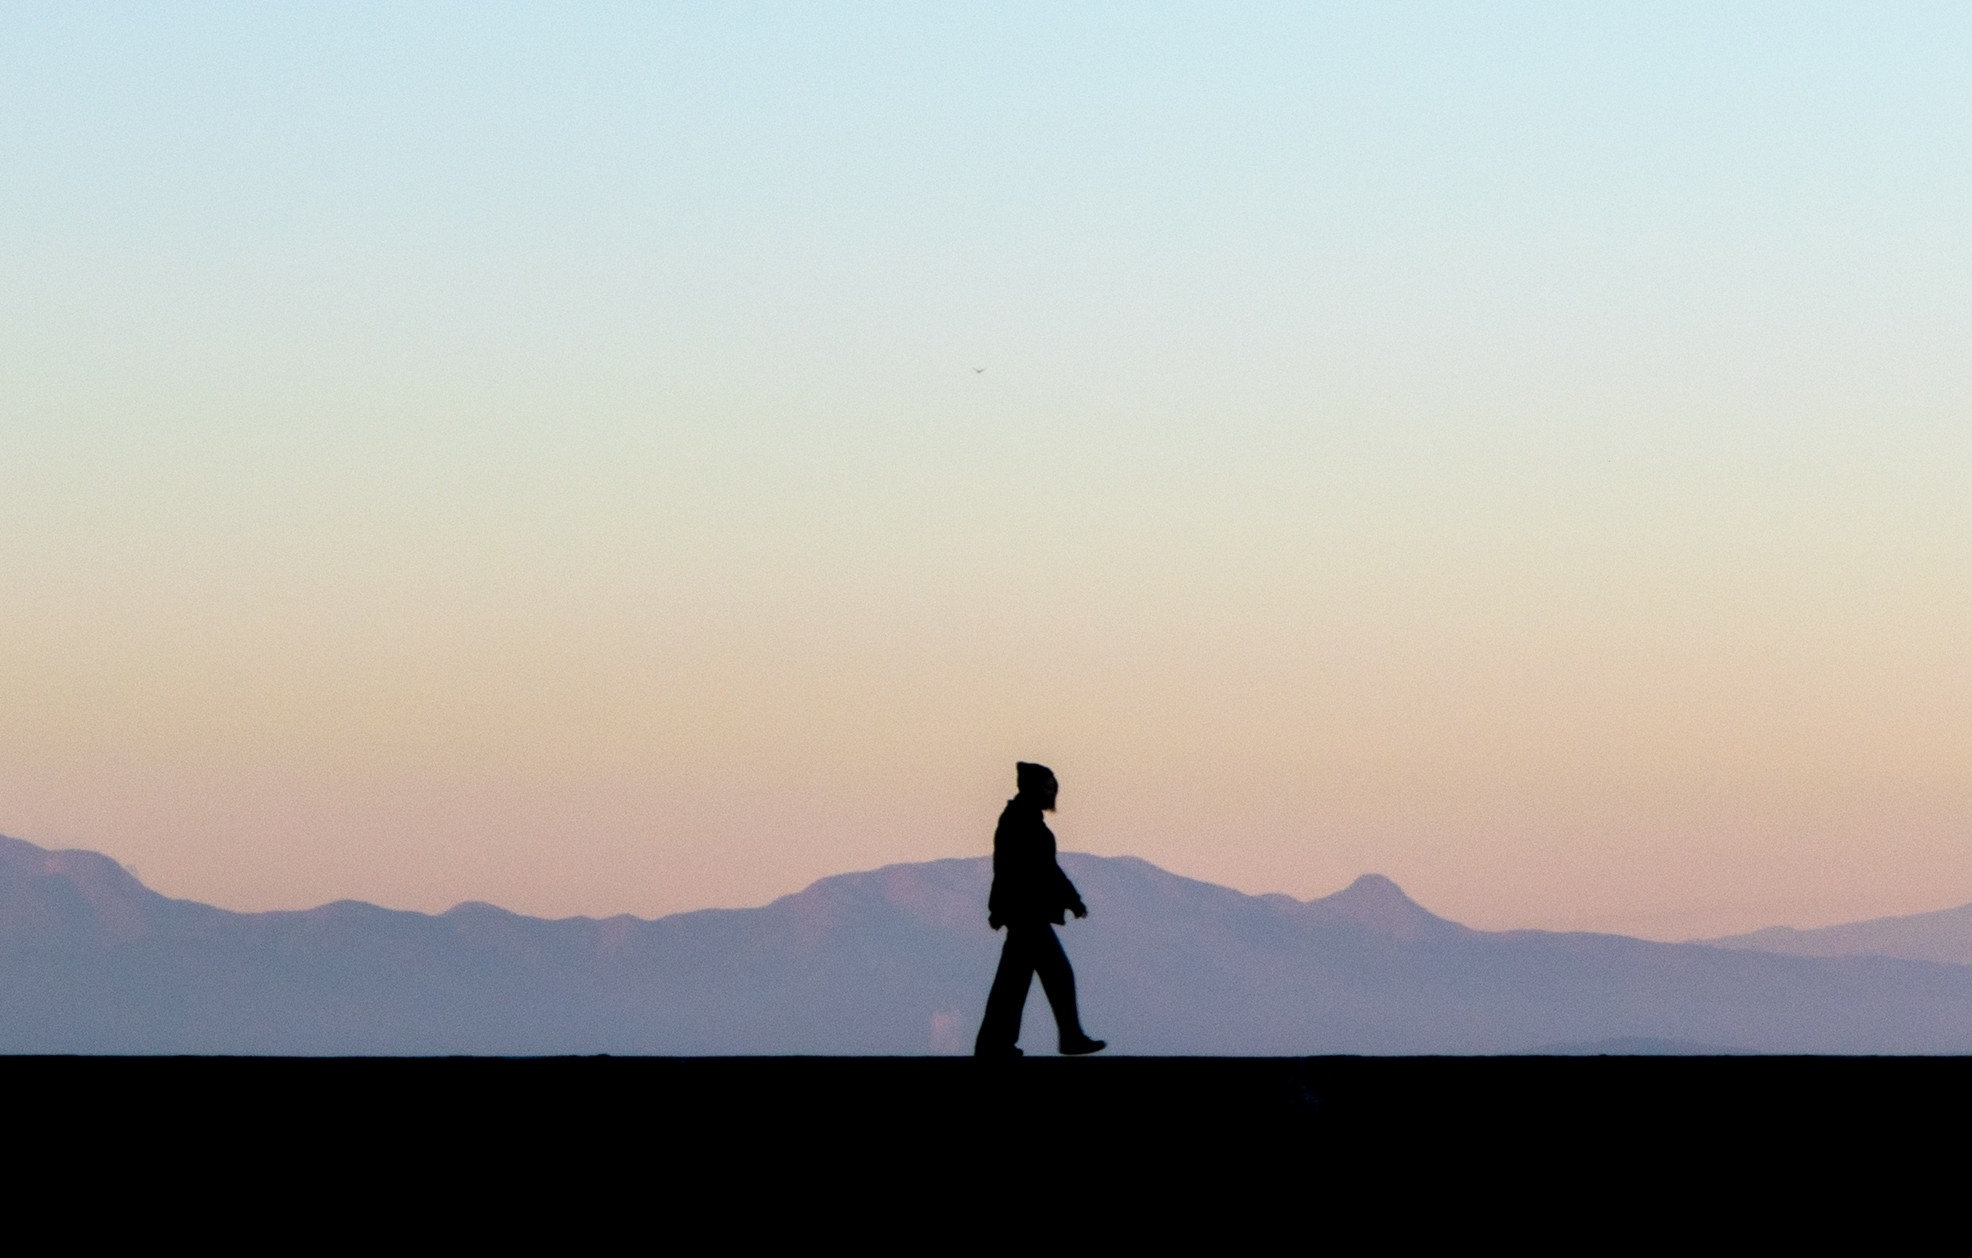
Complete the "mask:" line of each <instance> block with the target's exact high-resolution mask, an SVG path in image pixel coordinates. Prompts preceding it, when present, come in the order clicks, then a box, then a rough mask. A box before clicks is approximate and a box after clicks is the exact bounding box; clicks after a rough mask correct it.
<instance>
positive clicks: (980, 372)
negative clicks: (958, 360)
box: [972, 367, 986, 376]
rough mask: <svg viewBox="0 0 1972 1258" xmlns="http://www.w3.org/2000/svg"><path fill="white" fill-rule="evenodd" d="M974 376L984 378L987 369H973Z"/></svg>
mask: <svg viewBox="0 0 1972 1258" xmlns="http://www.w3.org/2000/svg"><path fill="white" fill-rule="evenodd" d="M972 374H973V375H975V376H983V375H985V374H986V369H985V368H984V367H974V368H973V369H972Z"/></svg>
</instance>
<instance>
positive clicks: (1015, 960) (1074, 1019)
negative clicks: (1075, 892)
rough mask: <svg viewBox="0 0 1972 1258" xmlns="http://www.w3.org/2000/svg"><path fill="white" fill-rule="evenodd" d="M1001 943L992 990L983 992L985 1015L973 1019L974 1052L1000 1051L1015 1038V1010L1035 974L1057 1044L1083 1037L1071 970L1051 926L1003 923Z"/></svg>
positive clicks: (1017, 1036) (1017, 1030)
mask: <svg viewBox="0 0 1972 1258" xmlns="http://www.w3.org/2000/svg"><path fill="white" fill-rule="evenodd" d="M1006 931H1007V941H1006V943H1005V944H1004V945H1002V946H1001V948H1000V968H999V971H998V972H997V973H995V974H994V975H993V990H992V991H991V992H989V993H988V994H987V996H986V1016H985V1017H984V1018H982V1019H980V1022H979V1038H978V1039H977V1040H975V1041H974V1042H973V1051H974V1052H976V1053H992V1052H1003V1051H1005V1050H1006V1049H1010V1048H1012V1047H1013V1046H1014V1045H1015V1044H1016V1043H1017V1042H1019V1040H1020V1014H1021V1011H1022V1010H1023V1009H1025V1008H1026V1007H1027V989H1028V988H1029V987H1031V986H1032V985H1033V982H1034V976H1035V975H1036V974H1038V975H1040V976H1041V990H1042V991H1044V992H1046V993H1047V995H1048V1004H1049V1005H1050V1006H1051V1007H1052V1008H1053V1009H1054V1022H1055V1027H1056V1029H1057V1030H1059V1031H1060V1032H1061V1042H1062V1043H1063V1044H1072V1043H1075V1042H1076V1041H1077V1040H1081V1039H1083V1038H1086V1037H1084V1036H1083V1034H1082V1016H1081V1014H1080V1013H1078V1012H1077V1011H1076V1008H1075V971H1074V970H1073V969H1070V968H1069V965H1068V954H1067V953H1065V952H1063V951H1062V950H1061V940H1059V939H1057V938H1055V934H1054V927H1052V926H1050V925H1048V924H1047V923H1046V922H1029V923H1022V924H1019V925H1009V926H1008V927H1007V928H1006Z"/></svg>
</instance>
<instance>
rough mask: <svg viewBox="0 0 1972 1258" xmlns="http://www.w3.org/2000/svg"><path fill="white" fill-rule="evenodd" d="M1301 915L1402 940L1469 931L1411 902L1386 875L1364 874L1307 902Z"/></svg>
mask: <svg viewBox="0 0 1972 1258" xmlns="http://www.w3.org/2000/svg"><path fill="white" fill-rule="evenodd" d="M1299 913H1300V916H1302V917H1304V918H1309V919H1312V920H1315V921H1341V922H1353V923H1354V924H1356V925H1358V926H1366V927H1368V928H1369V929H1371V930H1373V931H1375V932H1376V933H1377V934H1380V935H1386V936H1388V937H1390V938H1392V939H1402V940H1412V939H1424V938H1430V937H1437V936H1443V935H1447V934H1463V933H1464V932H1465V931H1466V929H1467V928H1466V927H1464V926H1461V925H1459V924H1458V923H1457V922H1451V921H1447V920H1445V919H1444V918H1442V917H1439V916H1438V915H1437V914H1436V913H1433V912H1432V911H1431V910H1430V909H1427V908H1425V907H1424V906H1423V905H1422V904H1419V903H1418V902H1417V901H1416V900H1413V899H1411V898H1410V897H1409V896H1408V895H1405V894H1404V889H1403V888H1402V887H1400V886H1398V885H1397V884H1396V883H1395V882H1393V881H1391V880H1390V879H1388V878H1386V877H1384V876H1383V875H1382V874H1364V875H1363V876H1362V877H1360V878H1358V879H1356V880H1355V881H1354V882H1352V883H1350V884H1349V885H1348V886H1346V887H1344V888H1342V890H1340V891H1338V892H1336V893H1335V894H1334V895H1329V896H1323V897H1321V898H1320V899H1316V900H1309V901H1307V902H1306V903H1304V904H1303V905H1301V907H1300V910H1299Z"/></svg>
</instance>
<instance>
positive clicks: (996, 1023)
mask: <svg viewBox="0 0 1972 1258" xmlns="http://www.w3.org/2000/svg"><path fill="white" fill-rule="evenodd" d="M1015 773H1016V774H1017V778H1016V780H1017V782H1018V784H1019V787H1020V791H1019V793H1018V794H1016V795H1015V796H1014V797H1013V798H1012V799H1010V800H1008V801H1007V806H1006V809H1005V810H1004V811H1002V812H1001V813H1000V825H999V828H998V829H996V830H994V831H993V890H992V893H991V894H990V895H989V896H988V897H987V899H986V924H987V925H989V926H991V927H992V928H993V929H994V930H998V929H1000V928H1001V927H1002V926H1004V927H1006V932H1007V941H1006V944H1005V945H1004V946H1003V947H1002V948H1001V949H1000V968H999V972H998V973H996V974H994V975H993V990H992V992H991V993H990V994H989V995H988V996H987V997H986V1016H985V1017H984V1018H983V1019H981V1020H980V1023H979V1038H978V1039H977V1040H975V1041H974V1042H973V1047H972V1051H973V1054H974V1055H975V1056H978V1057H1018V1056H1020V1055H1021V1054H1020V1049H1019V1048H1018V1047H1016V1045H1017V1043H1018V1041H1019V1039H1020V1014H1021V1010H1022V1009H1024V1008H1025V1007H1026V1005H1027V989H1028V987H1029V986H1031V985H1032V983H1033V980H1034V976H1035V975H1036V974H1039V975H1040V976H1041V990H1042V991H1044V992H1046V993H1047V994H1048V1004H1049V1005H1050V1006H1051V1007H1052V1008H1053V1009H1054V1020H1055V1026H1056V1027H1057V1028H1058V1029H1059V1030H1060V1032H1061V1051H1062V1052H1064V1053H1067V1054H1070V1055H1074V1054H1078V1053H1094V1052H1099V1051H1101V1049H1102V1048H1103V1047H1104V1045H1103V1041H1101V1040H1092V1039H1090V1038H1089V1037H1088V1035H1087V1034H1086V1033H1084V1032H1083V1030H1082V1018H1081V1015H1080V1014H1079V1013H1077V1012H1076V1009H1075V971H1074V970H1072V969H1070V968H1069V966H1068V954H1067V953H1065V952H1063V951H1062V950H1061V940H1059V939H1056V938H1055V934H1054V928H1055V927H1056V926H1060V925H1064V924H1065V922H1066V917H1067V915H1068V914H1070V913H1073V914H1074V915H1075V916H1077V917H1087V916H1088V915H1089V909H1088V906H1087V905H1085V904H1083V903H1082V896H1081V893H1080V892H1078V891H1076V890H1075V884H1074V883H1072V882H1070V881H1068V875H1067V874H1064V873H1062V872H1061V866H1060V865H1058V864H1056V863H1055V858H1054V831H1052V830H1050V829H1048V823H1047V822H1046V821H1044V820H1042V818H1041V814H1042V813H1044V812H1053V811H1054V801H1055V794H1056V792H1057V791H1058V790H1059V786H1058V784H1057V783H1056V782H1055V776H1054V770H1052V769H1050V768H1048V767H1047V766H1046V765H1041V764H1028V763H1026V762H1025V761H1022V762H1021V763H1020V764H1019V765H1018V766H1016V769H1015Z"/></svg>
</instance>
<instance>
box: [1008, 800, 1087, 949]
mask: <svg viewBox="0 0 1972 1258" xmlns="http://www.w3.org/2000/svg"><path fill="white" fill-rule="evenodd" d="M1081 908H1082V896H1081V894H1080V893H1079V892H1077V891H1076V890H1075V884H1074V883H1072V882H1070V881H1068V875H1067V874H1064V873H1062V872H1061V866H1060V865H1057V864H1056V863H1055V855H1054V831H1052V830H1050V829H1048V823H1047V822H1046V821H1043V820H1042V819H1041V810H1040V809H1039V808H1037V807H1035V806H1034V805H1033V804H1032V803H1031V802H1029V801H1028V800H1025V799H1022V798H1021V797H1019V796H1018V795H1016V796H1014V797H1013V798H1012V799H1010V800H1008V801H1007V806H1006V808H1005V809H1004V810H1003V811H1002V812H1001V813H1000V824H999V827H998V828H997V829H995V830H994V831H993V890H992V893H991V894H990V895H988V896H987V897H986V921H987V923H988V924H989V925H991V926H992V928H993V929H994V930H998V929H999V928H1000V927H1002V926H1007V925H1016V924H1032V923H1036V922H1052V923H1054V924H1055V925H1057V926H1059V925H1061V924H1062V922H1063V921H1065V920H1066V918H1067V915H1068V913H1069V912H1070V911H1071V910H1080V909H1081Z"/></svg>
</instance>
